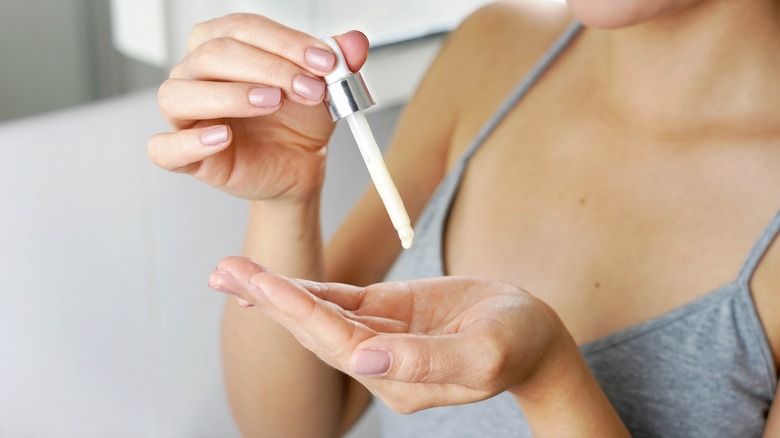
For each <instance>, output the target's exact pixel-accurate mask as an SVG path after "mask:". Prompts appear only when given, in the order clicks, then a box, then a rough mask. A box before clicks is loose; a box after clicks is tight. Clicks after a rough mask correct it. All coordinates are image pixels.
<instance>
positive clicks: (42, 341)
mask: <svg viewBox="0 0 780 438" xmlns="http://www.w3.org/2000/svg"><path fill="white" fill-rule="evenodd" d="M155 102H156V99H155V97H154V93H153V92H144V93H140V94H137V95H134V96H129V97H125V98H122V99H117V100H112V101H110V102H103V103H100V104H97V105H92V106H88V107H83V108H79V109H74V110H69V111H66V112H62V113H57V114H51V115H47V116H43V117H38V118H34V119H28V120H24V121H20V122H17V123H13V124H5V125H0V148H2V156H3V161H2V173H0V175H1V176H0V200H1V201H2V203H3V206H4V207H3V214H2V215H0V277H1V278H2V279H3V285H2V288H0V302H1V303H2V305H1V306H0V436H2V437H3V438H37V437H41V438H49V437H58V438H59V437H64V438H69V437H74V438H75V437H78V438H91V437H95V438H98V437H100V438H103V437H111V438H123V437H133V438H137V437H219V438H229V437H236V436H238V434H237V431H236V429H235V427H234V426H233V424H232V420H231V418H230V415H229V412H228V408H227V404H226V400H225V396H224V389H223V386H222V377H221V370H220V361H219V351H218V349H219V341H218V337H219V324H220V315H221V307H222V302H223V299H224V298H223V297H222V296H220V295H219V294H217V293H215V292H213V291H210V290H209V289H208V288H207V287H206V281H207V278H208V275H209V273H210V272H211V270H212V269H213V267H214V266H215V264H216V263H217V261H218V260H219V259H220V258H221V257H223V256H226V255H231V254H235V253H237V252H238V251H239V247H240V240H241V235H242V233H243V229H244V225H245V205H244V203H243V202H241V201H238V200H235V199H232V198H231V197H229V196H227V195H224V194H222V193H219V192H217V191H216V190H213V189H210V188H208V187H206V186H204V185H202V184H200V183H198V182H196V181H195V180H194V179H192V178H190V177H188V176H184V175H177V174H170V173H166V172H163V171H161V170H159V169H156V168H154V167H153V166H152V165H151V164H149V163H148V162H147V159H146V155H145V145H146V141H147V139H148V137H149V136H150V135H152V134H153V133H154V132H156V131H160V130H164V129H166V127H165V125H164V123H163V122H162V120H161V118H160V116H159V115H158V114H157V110H156V108H155ZM396 115H397V111H395V110H393V111H389V112H387V111H386V112H378V113H375V114H373V115H372V117H373V118H374V119H373V120H372V123H373V124H374V126H375V131H377V134H378V135H379V137H380V139H386V138H387V137H388V135H389V131H390V129H389V127H390V126H392V125H393V124H394V121H395V117H396ZM381 141H384V140H381ZM330 149H331V157H329V163H328V167H329V170H328V178H327V183H326V189H325V193H324V200H323V204H324V206H323V208H324V212H325V214H324V217H323V223H324V227H325V233H326V235H329V234H331V233H332V231H333V230H334V228H335V226H336V224H337V223H338V222H340V221H341V220H342V218H343V217H344V216H345V215H346V213H347V211H348V209H349V207H350V206H351V205H352V203H353V202H354V200H355V199H356V198H357V196H358V195H359V194H360V192H361V191H362V188H363V187H365V185H366V183H367V175H366V173H365V170H364V169H363V168H362V167H363V166H362V163H361V160H360V157H359V154H358V153H357V151H356V150H355V147H354V145H353V144H352V142H351V140H349V137H348V134H347V133H346V132H345V131H344V129H343V128H341V127H340V128H339V129H338V130H337V135H336V136H335V137H334V142H333V143H332V147H331V148H330ZM361 427H362V429H361V430H358V431H357V435H354V436H353V437H354V438H357V437H358V436H364V437H372V436H376V432H375V430H376V429H375V428H376V426H375V419H372V418H369V419H368V420H366V422H364V424H362V425H361Z"/></svg>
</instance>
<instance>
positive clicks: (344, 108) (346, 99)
mask: <svg viewBox="0 0 780 438" xmlns="http://www.w3.org/2000/svg"><path fill="white" fill-rule="evenodd" d="M322 41H323V42H324V43H325V44H327V45H328V46H330V48H331V49H333V51H334V52H335V53H336V66H335V68H334V69H333V72H331V73H330V74H328V75H326V76H325V82H326V83H327V90H328V92H327V93H326V95H325V106H326V107H327V108H328V112H329V113H330V118H331V119H332V120H333V121H334V122H336V121H339V120H341V119H343V118H344V117H346V116H348V115H350V114H354V113H356V112H358V111H362V110H364V109H367V108H369V107H371V106H373V105H374V104H375V103H376V102H374V99H373V98H372V97H371V93H370V92H369V91H368V87H367V86H366V82H365V81H364V80H363V75H361V74H360V72H357V73H352V71H351V70H350V69H349V67H347V61H346V60H345V59H344V54H343V53H342V52H341V47H340V46H339V44H338V43H337V42H336V40H334V39H333V38H323V39H322Z"/></svg>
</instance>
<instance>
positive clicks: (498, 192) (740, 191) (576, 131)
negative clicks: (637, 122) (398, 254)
mask: <svg viewBox="0 0 780 438" xmlns="http://www.w3.org/2000/svg"><path fill="white" fill-rule="evenodd" d="M567 122H568V123H566V124H565V125H564V126H560V125H557V126H556V124H555V120H550V119H547V120H545V119H544V118H543V117H541V116H538V115H532V114H529V113H526V112H524V111H517V112H515V113H513V114H510V116H509V117H508V118H507V120H506V121H505V123H503V124H502V125H501V127H500V128H498V129H497V130H496V131H495V132H494V134H493V135H491V137H490V138H489V139H488V141H487V142H486V143H485V144H484V145H482V147H481V148H480V150H479V152H478V153H477V154H476V155H475V156H474V157H473V159H472V160H471V162H470V163H469V165H468V167H467V170H466V172H465V174H464V176H463V180H462V184H461V187H460V189H459V191H458V192H457V194H456V196H455V199H454V201H453V204H452V208H451V211H450V215H449V217H448V220H447V221H446V224H445V227H444V230H445V231H444V252H443V255H444V263H445V266H446V270H447V273H448V274H452V275H481V276H490V277H494V278H500V279H502V280H504V281H508V282H510V283H513V284H517V285H519V286H521V287H524V288H525V289H527V290H529V291H530V292H531V293H533V294H535V295H537V296H538V297H540V298H541V299H543V300H544V301H546V302H547V303H548V304H550V305H551V306H552V307H553V308H555V309H556V311H557V312H558V313H559V315H560V316H561V318H562V319H563V321H564V322H565V323H566V325H567V327H568V328H569V330H570V331H571V332H572V334H573V335H574V337H575V339H576V340H577V341H578V342H580V343H584V342H588V341H591V340H594V339H597V338H599V337H602V336H605V335H607V334H609V333H612V332H615V331H617V330H620V329H622V328H625V327H629V326H631V325H634V324H637V323H639V322H641V321H645V320H648V319H651V318H653V317H657V316H660V315H662V314H664V313H666V312H668V311H669V310H672V309H674V308H676V307H679V306H682V305H684V304H685V303H688V302H690V301H693V300H695V299H696V298H698V297H700V296H703V295H705V294H707V293H708V292H710V291H712V290H714V289H716V288H718V287H719V286H722V285H724V284H726V283H728V282H730V281H733V280H734V279H735V278H736V276H737V273H738V271H739V269H740V266H741V265H742V263H743V262H744V259H745V257H746V256H747V254H748V253H749V251H750V249H751V247H752V246H753V244H754V243H755V241H756V239H757V238H758V236H759V235H760V234H761V232H762V230H763V228H764V227H765V226H766V224H767V223H768V222H769V219H770V218H771V216H772V214H773V213H774V210H775V207H776V206H777V205H776V204H777V202H775V203H774V204H773V203H771V202H767V201H768V200H770V199H772V197H773V196H774V199H778V198H777V196H775V195H777V193H769V192H771V190H770V191H762V190H756V187H761V186H762V183H761V181H762V178H764V179H765V178H766V177H767V172H766V171H765V169H764V168H763V166H765V164H766V163H765V160H761V159H758V158H757V157H756V155H760V151H761V150H763V149H762V148H761V147H757V148H754V149H750V148H744V149H738V148H727V147H724V148H723V149H722V150H721V151H720V152H715V153H713V152H712V150H706V151H705V150H703V149H700V148H697V147H695V145H691V144H678V145H675V144H670V145H667V146H668V147H666V148H665V149H664V148H659V147H658V145H657V144H650V143H649V142H647V144H644V141H643V140H642V139H640V138H630V137H625V136H620V135H616V134H615V132H612V131H610V130H608V129H604V128H603V127H600V126H599V124H598V123H594V122H593V121H592V120H589V119H586V120H575V119H568V120H567ZM540 126H547V127H554V128H553V129H540V128H539V127H540ZM717 149H718V148H717V145H715V150H717ZM763 185H765V184H763Z"/></svg>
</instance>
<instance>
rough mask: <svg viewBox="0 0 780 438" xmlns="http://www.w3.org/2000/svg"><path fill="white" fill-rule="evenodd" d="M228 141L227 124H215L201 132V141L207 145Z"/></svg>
mask: <svg viewBox="0 0 780 438" xmlns="http://www.w3.org/2000/svg"><path fill="white" fill-rule="evenodd" d="M226 141H228V130H227V126H215V127H213V128H209V129H207V130H205V131H203V132H201V133H200V142H201V143H203V144H204V145H206V146H218V145H221V144H223V143H225V142H226Z"/></svg>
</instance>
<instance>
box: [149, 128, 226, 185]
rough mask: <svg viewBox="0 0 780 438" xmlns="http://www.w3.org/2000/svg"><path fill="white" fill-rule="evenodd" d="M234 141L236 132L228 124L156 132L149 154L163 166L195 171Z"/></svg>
mask: <svg viewBox="0 0 780 438" xmlns="http://www.w3.org/2000/svg"><path fill="white" fill-rule="evenodd" d="M231 141H232V131H231V130H230V128H229V127H228V126H225V125H214V126H208V127H205V128H194V129H186V130H183V131H178V132H171V133H162V134H157V135H155V136H154V137H152V138H151V139H150V140H149V143H148V144H147V154H148V156H149V160H150V161H151V162H152V163H154V164H155V165H156V166H158V167H160V168H163V169H165V170H170V171H174V172H185V173H191V172H192V171H193V170H194V169H195V167H196V164H197V163H199V162H200V161H201V160H204V159H206V158H208V157H210V156H212V155H214V154H216V153H218V152H220V151H222V150H224V149H225V148H226V147H228V145H229V144H230V142H231Z"/></svg>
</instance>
